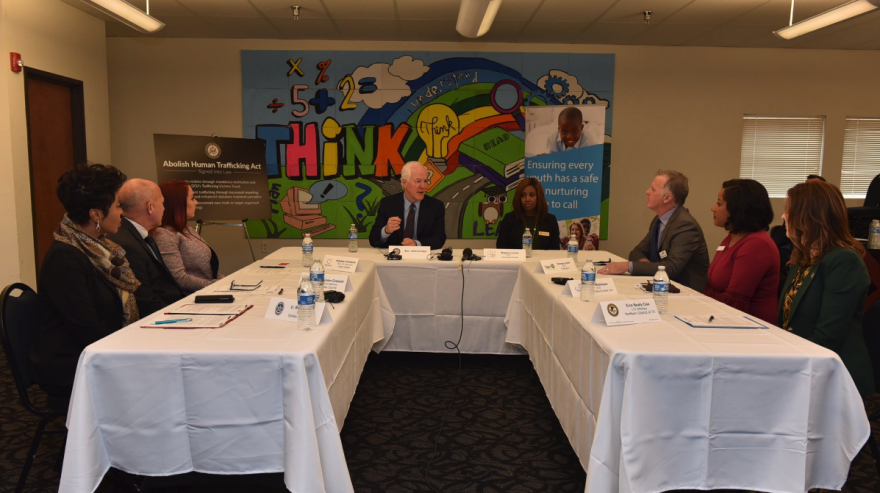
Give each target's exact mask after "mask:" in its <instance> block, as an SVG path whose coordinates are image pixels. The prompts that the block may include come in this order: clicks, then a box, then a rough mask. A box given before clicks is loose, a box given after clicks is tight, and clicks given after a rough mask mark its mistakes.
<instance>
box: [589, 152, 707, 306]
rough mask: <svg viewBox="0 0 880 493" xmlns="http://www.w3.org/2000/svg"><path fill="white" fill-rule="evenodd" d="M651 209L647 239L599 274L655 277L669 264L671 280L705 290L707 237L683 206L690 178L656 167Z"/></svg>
mask: <svg viewBox="0 0 880 493" xmlns="http://www.w3.org/2000/svg"><path fill="white" fill-rule="evenodd" d="M646 193H647V195H648V203H647V204H646V205H647V207H648V209H651V210H652V211H654V213H656V214H657V216H656V217H655V218H654V219H653V220H652V221H651V227H650V228H649V229H648V234H647V235H645V238H644V239H643V240H642V241H641V242H640V243H639V244H638V245H636V247H635V248H634V249H633V251H632V252H630V254H629V260H630V261H629V262H612V263H610V264H608V265H607V266H605V267H604V268H603V269H601V270H599V274H626V273H627V272H629V273H631V274H632V275H634V276H653V275H654V274H655V273H656V272H657V267H658V266H661V265H663V266H666V272H667V273H668V274H669V277H670V279H672V280H673V281H677V282H679V283H681V284H684V285H685V286H687V287H689V288H691V289H695V290H697V291H702V290H703V288H704V287H705V286H706V273H707V272H708V270H709V251H708V249H707V248H706V238H705V237H704V236H703V230H702V228H700V225H699V224H698V223H697V220H696V219H694V217H693V216H691V214H690V212H688V210H687V209H685V208H684V201H685V199H687V196H688V179H687V177H686V176H685V175H683V174H682V173H679V172H678V171H673V170H664V169H661V170H657V175H656V176H655V177H654V181H652V182H651V186H650V188H648V190H647V192H646Z"/></svg>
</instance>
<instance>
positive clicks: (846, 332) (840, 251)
mask: <svg viewBox="0 0 880 493" xmlns="http://www.w3.org/2000/svg"><path fill="white" fill-rule="evenodd" d="M782 218H783V219H784V220H785V223H786V224H787V225H788V231H787V234H788V237H789V238H790V239H791V242H792V245H793V247H794V248H793V249H792V252H791V260H790V261H789V264H790V266H791V268H790V269H789V272H788V279H787V280H786V281H785V285H784V286H783V287H782V295H781V299H780V300H779V311H778V317H779V325H780V326H781V327H782V328H783V329H786V330H788V331H790V332H793V333H795V334H797V335H799V336H801V337H803V338H805V339H809V340H810V341H813V342H815V343H816V344H818V345H820V346H824V347H826V348H828V349H830V350H832V351H834V352H836V353H837V354H838V355H839V356H840V359H841V360H843V363H844V365H846V368H847V370H849V373H850V375H852V378H853V380H854V381H855V383H856V387H858V389H859V392H860V393H861V394H862V395H870V394H873V393H874V392H875V389H874V377H873V370H872V368H871V360H870V358H869V356H868V348H867V346H866V345H865V340H864V338H863V335H862V314H863V312H864V307H865V299H866V298H867V296H868V288H869V286H870V284H871V280H870V277H869V276H868V269H867V267H865V262H864V261H863V260H862V255H864V253H865V249H864V248H863V247H862V245H861V244H860V243H859V242H858V241H856V240H855V238H853V236H852V234H850V232H849V229H848V227H847V219H846V218H847V216H846V203H845V202H844V200H843V194H841V193H840V190H839V189H838V188H837V187H835V186H834V185H831V184H830V183H825V182H822V181H818V180H808V181H807V182H805V183H799V184H797V185H795V186H794V187H792V188H791V189H789V190H788V197H787V199H786V201H785V213H784V214H783V215H782Z"/></svg>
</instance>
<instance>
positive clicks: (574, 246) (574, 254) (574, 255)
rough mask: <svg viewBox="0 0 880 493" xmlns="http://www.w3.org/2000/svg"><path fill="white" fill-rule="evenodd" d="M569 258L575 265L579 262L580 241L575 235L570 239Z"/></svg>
mask: <svg viewBox="0 0 880 493" xmlns="http://www.w3.org/2000/svg"><path fill="white" fill-rule="evenodd" d="M568 258H570V259H572V260H573V261H574V266H575V267H577V263H578V242H576V241H574V237H572V238H569V239H568Z"/></svg>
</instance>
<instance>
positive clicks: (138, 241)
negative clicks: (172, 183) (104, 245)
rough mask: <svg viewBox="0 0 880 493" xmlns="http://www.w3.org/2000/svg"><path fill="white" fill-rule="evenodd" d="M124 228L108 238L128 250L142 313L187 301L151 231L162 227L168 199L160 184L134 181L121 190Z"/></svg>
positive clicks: (139, 180)
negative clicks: (178, 301) (163, 195)
mask: <svg viewBox="0 0 880 493" xmlns="http://www.w3.org/2000/svg"><path fill="white" fill-rule="evenodd" d="M119 205H120V206H121V207H122V218H123V219H122V225H121V226H120V228H119V231H117V232H116V233H114V234H112V235H109V236H108V237H109V238H110V239H111V240H112V241H114V242H116V243H118V244H119V246H121V247H122V248H124V249H125V256H126V258H127V259H128V263H129V265H131V270H132V271H133V272H134V275H135V276H136V277H137V279H138V281H140V282H141V285H140V287H139V288H138V289H137V290H136V291H135V292H134V296H135V299H136V300H137V305H138V312H139V313H140V316H141V317H145V316H147V315H149V314H151V313H153V312H155V311H157V310H161V309H162V308H165V307H166V306H168V305H170V304H171V303H174V302H175V301H177V300H179V299H181V298H183V292H181V291H180V288H179V287H178V286H177V283H176V282H174V278H173V277H172V276H171V272H169V271H168V268H167V267H165V263H164V262H163V261H162V255H161V254H160V253H159V247H158V246H156V242H155V240H153V237H151V236H150V235H149V231H150V230H151V229H153V228H156V227H159V226H160V225H161V224H162V213H163V212H164V211H165V199H164V198H163V197H162V191H161V190H160V189H159V185H156V184H155V183H153V182H151V181H148V180H142V179H139V178H132V179H131V180H128V181H127V182H125V184H124V185H122V188H121V189H120V190H119Z"/></svg>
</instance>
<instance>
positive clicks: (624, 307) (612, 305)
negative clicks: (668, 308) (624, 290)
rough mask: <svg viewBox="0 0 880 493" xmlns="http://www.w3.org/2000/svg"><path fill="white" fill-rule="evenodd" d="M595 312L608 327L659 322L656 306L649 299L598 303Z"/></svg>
mask: <svg viewBox="0 0 880 493" xmlns="http://www.w3.org/2000/svg"><path fill="white" fill-rule="evenodd" d="M597 310H599V311H600V312H601V313H602V316H603V317H604V319H605V325H608V326H609V327H614V326H617V325H632V324H644V323H648V322H659V321H660V314H659V313H657V305H655V304H654V300H653V299H650V298H649V299H644V300H619V301H600V302H599V308H597Z"/></svg>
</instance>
